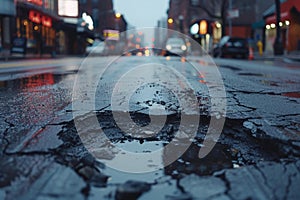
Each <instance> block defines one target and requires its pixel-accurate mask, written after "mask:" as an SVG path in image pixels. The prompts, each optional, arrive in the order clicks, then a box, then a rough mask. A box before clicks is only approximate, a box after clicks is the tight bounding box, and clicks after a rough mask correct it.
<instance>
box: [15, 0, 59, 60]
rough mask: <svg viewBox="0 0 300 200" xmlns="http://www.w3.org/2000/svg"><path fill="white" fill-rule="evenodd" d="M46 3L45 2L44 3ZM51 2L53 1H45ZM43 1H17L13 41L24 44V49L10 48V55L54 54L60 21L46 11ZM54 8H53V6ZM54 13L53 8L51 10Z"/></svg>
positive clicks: (49, 11) (48, 10)
mask: <svg viewBox="0 0 300 200" xmlns="http://www.w3.org/2000/svg"><path fill="white" fill-rule="evenodd" d="M44 2H46V1H44ZM47 2H50V3H51V2H53V3H54V1H47ZM46 6H48V7H50V8H51V6H49V5H43V1H32V0H28V1H19V2H17V17H16V34H15V35H14V38H13V44H14V45H15V44H16V42H15V41H20V40H23V41H25V42H26V45H25V48H24V49H21V48H14V47H13V48H12V50H11V51H12V53H23V54H27V53H29V54H37V55H42V54H52V55H53V54H55V51H56V45H57V41H56V34H57V31H56V30H57V25H58V24H59V22H60V19H59V18H58V17H56V16H55V15H54V14H52V13H51V10H50V9H46ZM53 7H54V6H53ZM53 11H54V8H53Z"/></svg>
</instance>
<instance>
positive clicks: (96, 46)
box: [85, 40, 105, 55]
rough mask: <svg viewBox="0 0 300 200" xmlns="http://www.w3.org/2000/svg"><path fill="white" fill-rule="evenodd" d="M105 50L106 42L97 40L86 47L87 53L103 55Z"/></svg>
mask: <svg viewBox="0 0 300 200" xmlns="http://www.w3.org/2000/svg"><path fill="white" fill-rule="evenodd" d="M104 50H105V42H103V41H101V40H95V41H94V42H93V44H92V45H90V46H87V47H86V49H85V53H86V55H103V54H104Z"/></svg>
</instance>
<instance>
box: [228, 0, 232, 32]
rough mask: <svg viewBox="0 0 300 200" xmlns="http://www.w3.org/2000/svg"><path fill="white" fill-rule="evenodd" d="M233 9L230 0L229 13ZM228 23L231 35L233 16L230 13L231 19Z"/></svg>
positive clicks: (230, 0)
mask: <svg viewBox="0 0 300 200" xmlns="http://www.w3.org/2000/svg"><path fill="white" fill-rule="evenodd" d="M231 11H232V0H229V13H231ZM228 25H229V36H231V35H232V18H231V16H230V15H229V20H228Z"/></svg>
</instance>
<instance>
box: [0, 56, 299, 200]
mask: <svg viewBox="0 0 300 200" xmlns="http://www.w3.org/2000/svg"><path fill="white" fill-rule="evenodd" d="M299 77H300V62H297V61H289V62H286V61H285V60H282V59H274V60H263V59H261V60H255V59H254V60H241V59H223V58H216V59H212V58H210V57H205V56H204V57H200V56H188V57H187V58H186V59H183V58H181V57H177V56H174V57H173V56H166V57H163V56H121V57H117V56H115V57H113V56H110V57H104V56H103V57H100V56H99V57H97V56H94V57H86V58H83V57H66V58H56V59H54V58H53V59H20V60H14V61H8V62H1V63H0V93H1V95H0V110H1V111H0V112H1V115H0V118H1V120H0V149H1V151H0V155H1V156H0V199H38V200H42V199H47V200H49V199H72V200H77V199H78V200H79V199H89V200H90V199H91V200H93V199H118V200H120V199H142V200H146V199H169V200H179V199H300V192H299V185H300V161H299V157H300V125H299V121H300V108H299V104H300V99H299V98H300V79H299Z"/></svg>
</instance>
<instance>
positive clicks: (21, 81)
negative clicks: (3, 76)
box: [0, 73, 73, 91]
mask: <svg viewBox="0 0 300 200" xmlns="http://www.w3.org/2000/svg"><path fill="white" fill-rule="evenodd" d="M70 75H73V74H65V75H62V74H53V73H44V74H36V75H32V76H28V77H23V78H16V79H11V80H5V81H0V89H4V90H5V91H7V90H13V91H17V90H20V89H21V90H24V89H25V90H26V89H31V88H36V87H42V86H47V85H54V84H56V83H58V82H60V81H62V80H63V78H65V77H66V76H70Z"/></svg>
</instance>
